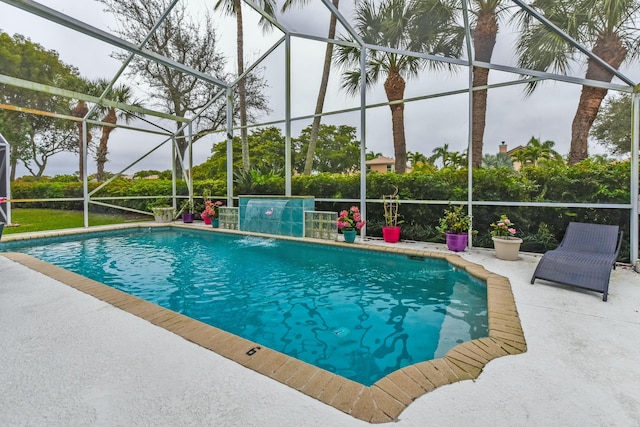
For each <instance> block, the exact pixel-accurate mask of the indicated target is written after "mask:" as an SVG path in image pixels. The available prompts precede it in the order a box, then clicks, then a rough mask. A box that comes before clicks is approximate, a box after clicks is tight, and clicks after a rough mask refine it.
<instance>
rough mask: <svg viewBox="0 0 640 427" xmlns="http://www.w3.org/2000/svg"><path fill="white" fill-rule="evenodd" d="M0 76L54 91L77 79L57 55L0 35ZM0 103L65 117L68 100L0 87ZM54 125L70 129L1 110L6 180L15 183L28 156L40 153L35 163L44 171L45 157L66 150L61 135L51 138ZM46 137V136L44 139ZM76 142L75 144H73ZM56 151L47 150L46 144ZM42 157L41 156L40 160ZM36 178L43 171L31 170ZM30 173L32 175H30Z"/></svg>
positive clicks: (35, 115)
mask: <svg viewBox="0 0 640 427" xmlns="http://www.w3.org/2000/svg"><path fill="white" fill-rule="evenodd" d="M0 74H4V75H7V76H11V77H17V78H21V79H24V80H28V81H32V82H36V83H41V84H47V85H52V86H56V87H71V88H73V87H76V85H77V83H78V81H79V79H80V76H79V73H78V70H77V69H76V68H75V67H73V66H71V65H68V64H65V63H64V62H62V61H61V60H60V58H59V56H58V53H57V52H56V51H54V50H47V49H45V48H44V47H43V46H41V45H39V44H37V43H33V42H32V41H31V40H29V39H28V38H25V37H24V36H22V35H20V34H15V35H14V36H13V37H11V36H9V35H8V34H6V33H3V32H0ZM0 103H2V104H7V105H13V106H17V107H22V108H29V109H32V110H37V111H44V112H52V113H59V114H69V99H66V98H63V97H60V96H56V95H51V94H49V93H42V92H37V91H30V90H25V89H20V88H16V87H13V86H9V85H3V84H0ZM54 123H57V125H58V126H61V127H62V128H63V129H64V130H66V129H67V127H68V126H73V125H72V123H71V122H69V121H60V120H56V119H54V118H53V117H50V116H47V115H43V114H38V113H33V114H32V113H29V114H26V113H18V112H16V111H10V110H5V111H2V113H1V118H0V125H1V126H2V128H0V131H1V132H2V133H3V135H5V137H6V138H7V139H8V140H9V142H10V144H11V153H10V165H11V171H10V179H11V180H12V181H13V180H15V175H16V168H17V164H18V162H23V163H24V162H30V161H31V160H32V158H31V157H30V156H32V155H34V153H40V156H41V157H40V159H39V160H38V162H39V163H40V164H41V165H43V167H46V164H47V163H46V159H48V157H50V156H52V155H54V154H57V153H59V152H60V151H64V150H67V149H70V145H69V144H67V142H64V143H62V142H61V135H59V134H58V135H55V136H54V135H52V134H51V131H52V128H53V126H54ZM44 134H47V135H44ZM76 141H77V140H76ZM50 143H51V144H53V145H56V146H57V147H58V149H50V147H46V145H47V144H50ZM42 156H45V157H44V159H43V157H42ZM32 170H33V171H34V172H35V174H36V175H38V174H39V175H40V176H41V175H42V173H43V171H44V169H42V170H40V167H34V168H33V169H32ZM34 172H32V173H34Z"/></svg>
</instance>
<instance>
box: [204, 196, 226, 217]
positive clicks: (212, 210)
mask: <svg viewBox="0 0 640 427" xmlns="http://www.w3.org/2000/svg"><path fill="white" fill-rule="evenodd" d="M221 206H222V202H221V201H220V200H217V201H215V202H214V201H212V200H206V201H205V202H204V210H203V211H202V213H201V214H200V217H201V218H202V219H205V218H218V210H219V209H220V207H221Z"/></svg>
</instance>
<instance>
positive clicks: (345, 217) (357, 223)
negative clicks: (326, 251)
mask: <svg viewBox="0 0 640 427" xmlns="http://www.w3.org/2000/svg"><path fill="white" fill-rule="evenodd" d="M365 224H366V222H365V221H363V220H362V217H361V216H360V209H358V207H357V206H351V207H350V208H349V210H348V211H347V210H344V211H341V212H340V213H339V214H338V220H337V225H338V230H340V231H342V234H343V235H344V241H345V242H347V243H353V242H355V241H356V231H357V230H360V229H362V227H364V226H365Z"/></svg>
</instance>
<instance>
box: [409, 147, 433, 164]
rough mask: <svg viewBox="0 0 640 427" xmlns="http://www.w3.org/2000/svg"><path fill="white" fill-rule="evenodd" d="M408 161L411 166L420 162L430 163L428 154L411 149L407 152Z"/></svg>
mask: <svg viewBox="0 0 640 427" xmlns="http://www.w3.org/2000/svg"><path fill="white" fill-rule="evenodd" d="M407 161H408V162H409V164H410V165H411V166H414V165H415V164H416V163H418V162H422V163H429V159H428V158H427V156H425V155H424V154H422V153H418V152H415V153H413V152H411V151H409V152H408V153H407Z"/></svg>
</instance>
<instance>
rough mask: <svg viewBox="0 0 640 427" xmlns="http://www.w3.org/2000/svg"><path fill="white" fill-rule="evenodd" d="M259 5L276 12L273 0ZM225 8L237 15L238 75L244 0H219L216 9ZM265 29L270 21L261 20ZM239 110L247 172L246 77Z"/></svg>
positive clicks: (240, 83)
mask: <svg viewBox="0 0 640 427" xmlns="http://www.w3.org/2000/svg"><path fill="white" fill-rule="evenodd" d="M258 5H259V6H260V7H261V8H262V9H263V10H264V11H265V12H266V13H267V14H269V15H272V16H273V14H274V8H275V3H274V1H273V0H260V1H258ZM220 8H224V11H225V13H226V14H228V15H231V16H235V17H236V57H237V58H236V59H237V65H238V76H241V75H242V74H243V73H244V28H243V25H242V0H218V2H217V3H216V5H215V7H214V9H215V10H218V9H220ZM260 22H261V25H262V27H263V29H266V28H268V21H266V20H265V19H264V18H262V19H261V20H260ZM238 110H239V112H240V137H241V140H242V167H243V169H244V170H245V172H248V171H249V169H250V168H251V163H250V159H249V144H248V141H247V128H246V126H247V88H246V83H245V79H244V78H242V79H240V81H238Z"/></svg>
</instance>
